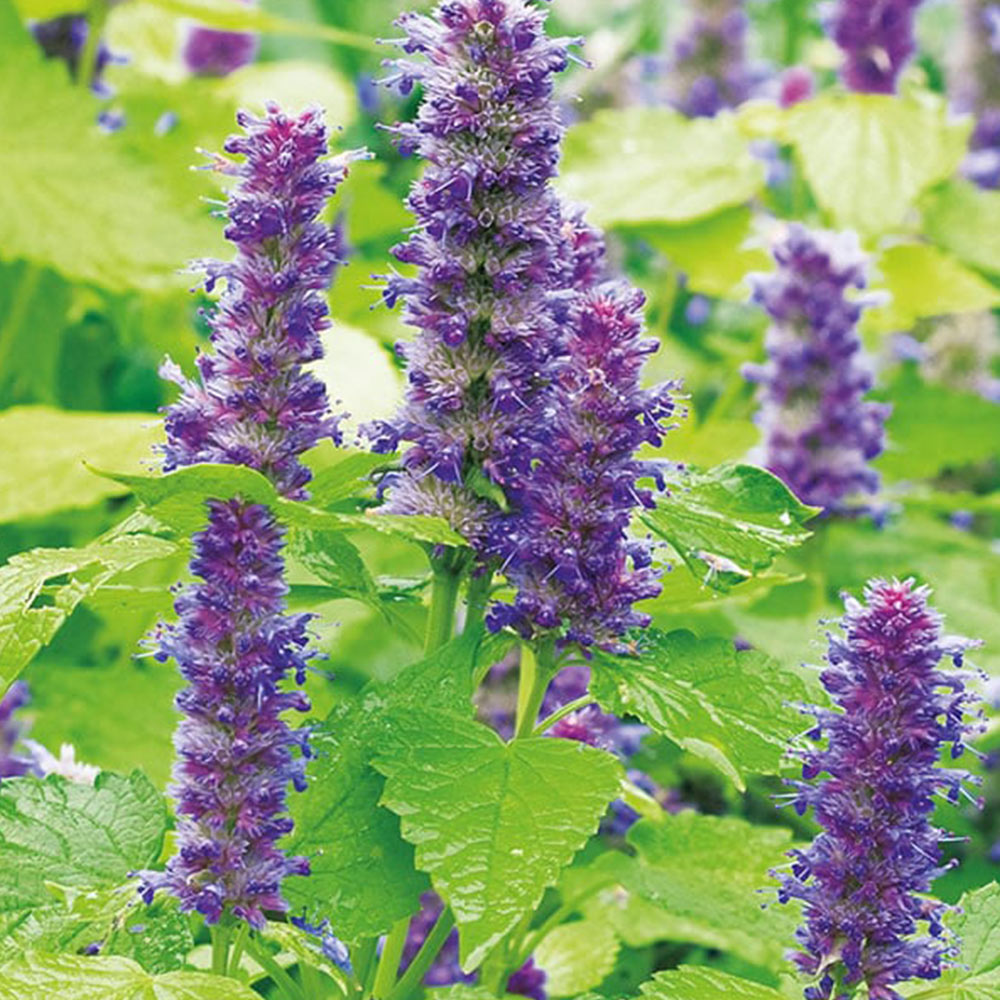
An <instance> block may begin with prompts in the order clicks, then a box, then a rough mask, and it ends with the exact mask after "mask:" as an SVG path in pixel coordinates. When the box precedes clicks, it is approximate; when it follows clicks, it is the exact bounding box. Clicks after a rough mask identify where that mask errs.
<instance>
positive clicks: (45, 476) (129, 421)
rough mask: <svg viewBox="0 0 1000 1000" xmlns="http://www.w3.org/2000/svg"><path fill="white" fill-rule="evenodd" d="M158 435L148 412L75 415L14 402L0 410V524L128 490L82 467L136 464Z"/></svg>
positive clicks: (83, 504) (156, 424) (127, 467)
mask: <svg viewBox="0 0 1000 1000" xmlns="http://www.w3.org/2000/svg"><path fill="white" fill-rule="evenodd" d="M161 436H162V431H161V429H160V426H159V422H158V421H157V420H155V419H154V418H153V417H152V416H151V415H150V414H148V413H80V412H68V411H65V410H54V409H50V408H49V407H47V406H19V407H15V408H14V409H11V410H5V411H4V412H3V413H0V454H2V455H3V457H4V460H3V462H2V463H0V523H2V522H4V521H15V520H19V519H23V518H35V517H42V516H43V515H45V514H51V513H52V512H53V511H57V510H67V509H70V508H74V507H89V506H90V505H91V504H93V503H96V502H97V501H98V500H103V499H104V498H105V497H110V496H120V495H121V494H123V493H127V492H128V490H127V489H126V488H123V487H122V486H121V485H120V484H118V483H114V482H111V481H109V480H107V479H99V478H98V477H97V476H94V475H92V474H91V473H90V472H88V471H87V469H86V468H85V467H84V464H83V463H84V461H88V462H93V463H94V464H95V465H102V464H105V463H114V464H115V465H116V466H118V467H120V468H122V469H123V470H130V468H135V469H136V470H138V469H139V468H140V463H141V462H142V461H143V460H148V459H150V458H151V457H152V455H153V444H154V442H155V441H157V440H158V439H159V438H160V437H161Z"/></svg>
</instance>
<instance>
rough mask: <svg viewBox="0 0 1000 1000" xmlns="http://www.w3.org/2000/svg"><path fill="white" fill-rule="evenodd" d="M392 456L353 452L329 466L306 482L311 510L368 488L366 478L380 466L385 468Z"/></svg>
mask: <svg viewBox="0 0 1000 1000" xmlns="http://www.w3.org/2000/svg"><path fill="white" fill-rule="evenodd" d="M393 457H394V456H393V455H375V454H372V453H371V452H368V451H355V452H352V453H350V454H348V455H344V456H343V457H339V456H338V460H337V461H336V462H334V463H333V465H328V466H326V467H325V468H323V469H320V470H319V472H317V473H316V475H315V476H314V477H313V479H312V481H311V482H310V483H309V502H310V503H311V504H312V506H314V507H330V506H332V505H333V504H335V503H339V502H340V501H342V500H349V499H350V498H351V497H356V496H358V494H359V493H361V492H362V491H363V490H365V488H366V487H367V486H368V482H367V480H366V477H367V476H368V474H369V473H370V472H372V471H373V470H375V469H377V468H378V467H379V466H380V465H388V464H389V463H390V462H391V461H392V460H393Z"/></svg>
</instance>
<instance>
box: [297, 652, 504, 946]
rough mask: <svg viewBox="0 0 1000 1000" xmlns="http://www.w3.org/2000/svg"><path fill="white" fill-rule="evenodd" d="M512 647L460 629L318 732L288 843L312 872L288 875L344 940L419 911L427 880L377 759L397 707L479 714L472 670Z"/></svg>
mask: <svg viewBox="0 0 1000 1000" xmlns="http://www.w3.org/2000/svg"><path fill="white" fill-rule="evenodd" d="M504 648H505V647H504V646H503V645H502V643H501V641H500V640H498V639H497V638H493V637H490V638H487V639H486V640H483V637H482V634H481V633H479V634H477V633H470V634H468V635H465V636H462V637H461V638H459V639H456V640H454V641H453V642H451V643H449V644H448V645H446V646H443V647H442V648H441V649H439V650H437V651H436V652H435V653H434V654H432V655H431V656H429V657H428V658H427V659H425V660H422V661H421V662H419V663H416V664H413V665H412V666H409V667H407V668H406V669H404V670H403V671H402V672H401V673H400V674H399V675H398V676H397V677H396V678H395V679H394V680H393V681H392V682H391V683H389V684H376V683H372V684H369V685H368V686H367V687H366V688H365V689H364V690H363V691H362V692H361V694H360V695H359V696H358V697H357V698H356V699H355V700H353V701H350V702H346V703H344V704H341V705H338V706H337V707H336V708H335V709H334V710H333V712H331V714H330V717H329V718H328V719H327V720H326V721H325V722H324V723H323V724H322V725H320V726H318V727H317V728H316V729H315V730H314V731H313V734H312V736H311V746H312V749H313V753H314V756H313V758H312V760H310V762H309V765H308V773H309V778H310V784H309V788H308V789H307V790H306V792H304V793H303V794H302V795H296V796H294V797H293V799H292V804H291V809H292V817H293V819H294V820H295V828H294V830H293V831H292V834H291V836H290V837H289V838H288V840H287V841H286V849H287V850H288V851H290V852H292V853H301V854H306V855H308V856H309V857H310V859H311V867H312V873H311V874H310V875H309V876H308V877H306V878H300V877H294V878H289V879H286V881H285V883H284V889H285V892H286V894H287V896H288V898H289V900H290V901H291V903H292V904H293V906H295V907H306V908H307V909H308V910H309V912H310V913H311V914H314V915H315V916H316V917H318V918H319V919H323V918H329V920H330V923H331V925H332V926H333V927H334V928H335V929H336V933H337V935H338V937H341V938H343V939H344V940H346V941H357V940H359V939H360V938H364V937H372V936H374V935H376V934H381V933H383V932H385V931H388V930H389V929H390V928H391V927H392V925H393V924H394V923H395V922H396V921H398V920H399V919H401V918H402V917H405V916H407V915H408V914H410V913H412V912H413V911H414V910H416V909H417V906H418V901H419V897H420V893H421V892H423V891H424V890H425V889H426V888H427V877H426V876H425V875H424V874H423V873H421V872H418V871H417V870H416V868H415V866H414V862H413V848H412V846H411V845H410V844H408V843H407V842H406V841H404V840H403V839H402V837H401V836H400V833H399V820H398V818H397V817H396V816H395V815H394V814H393V813H392V812H390V811H389V810H388V809H386V808H385V807H384V806H382V805H381V804H380V800H381V798H382V792H383V787H384V784H385V779H384V778H383V777H382V775H381V774H379V773H378V772H377V771H375V770H374V769H373V768H372V767H371V766H370V764H369V761H370V760H371V758H372V756H373V755H374V754H375V753H376V752H378V751H380V750H381V749H382V747H383V741H384V736H385V730H386V728H387V721H386V720H387V718H388V717H389V714H390V712H392V711H393V710H399V711H407V710H409V709H410V708H413V709H417V708H422V707H426V706H427V705H428V704H435V705H438V706H441V707H442V708H447V709H449V710H452V711H456V712H459V711H462V710H463V709H464V710H465V711H466V712H468V713H469V714H471V698H472V672H473V670H474V668H475V667H476V664H477V663H479V662H483V663H492V662H494V661H495V660H496V659H498V658H499V657H500V656H501V655H502V653H503V649H504Z"/></svg>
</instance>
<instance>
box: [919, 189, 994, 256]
mask: <svg viewBox="0 0 1000 1000" xmlns="http://www.w3.org/2000/svg"><path fill="white" fill-rule="evenodd" d="M923 204H924V232H925V233H926V234H927V236H928V238H929V239H932V240H933V241H934V242H935V243H937V244H938V246H941V247H944V249H945V250H950V251H951V252H952V253H953V254H954V255H955V256H956V257H958V258H959V260H964V261H965V262H966V264H971V265H972V266H973V267H978V268H979V269H980V270H982V271H986V272H988V273H989V274H993V275H1000V191H983V190H982V189H980V188H978V187H976V186H975V185H974V184H970V183H969V182H968V181H962V180H954V181H951V182H950V183H948V184H942V185H941V186H940V187H936V188H935V189H934V190H933V191H929V192H928V193H927V195H926V197H925V198H924V202H923Z"/></svg>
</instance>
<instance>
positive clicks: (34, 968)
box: [0, 953, 259, 1000]
mask: <svg viewBox="0 0 1000 1000" xmlns="http://www.w3.org/2000/svg"><path fill="white" fill-rule="evenodd" d="M26 997H59V1000H259V998H258V994H256V993H254V991H253V990H251V989H250V987H248V986H244V985H243V984H242V983H238V982H236V980H235V979H224V978H222V977H221V976H209V975H206V974H205V973H203V972H168V973H166V974H165V975H162V976H151V975H150V974H149V973H147V972H145V971H144V970H143V968H142V966H141V965H139V964H138V963H137V962H133V961H132V960H131V959H128V958H98V957H90V956H86V955H42V954H30V953H29V954H27V955H25V956H24V957H22V958H19V959H17V960H15V961H13V962H10V963H8V964H7V965H4V966H0V1000H25V998H26Z"/></svg>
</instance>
